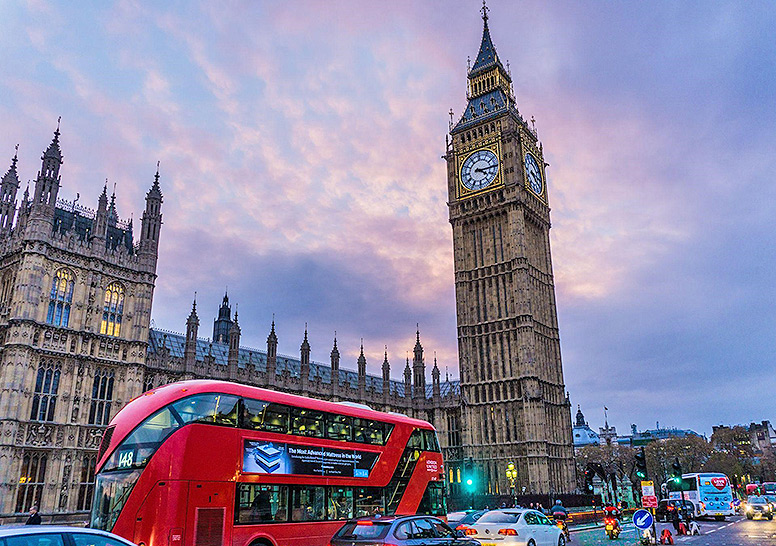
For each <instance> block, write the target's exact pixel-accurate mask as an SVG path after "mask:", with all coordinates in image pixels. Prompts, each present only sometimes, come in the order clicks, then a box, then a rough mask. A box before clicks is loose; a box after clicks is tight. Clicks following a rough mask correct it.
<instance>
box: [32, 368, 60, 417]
mask: <svg viewBox="0 0 776 546" xmlns="http://www.w3.org/2000/svg"><path fill="white" fill-rule="evenodd" d="M60 373H61V372H60V369H59V366H58V365H54V364H53V363H51V362H44V363H43V364H41V366H40V367H39V368H38V375H37V376H36V377H35V391H34V393H33V395H32V411H31V412H30V420H31V421H53V420H54V409H55V406H56V403H57V391H58V390H59V376H60Z"/></svg>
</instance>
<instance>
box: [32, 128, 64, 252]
mask: <svg viewBox="0 0 776 546" xmlns="http://www.w3.org/2000/svg"><path fill="white" fill-rule="evenodd" d="M60 120H61V118H60ZM41 161H42V165H41V168H40V171H39V172H38V178H37V180H35V193H34V195H33V198H32V210H31V212H30V224H31V232H29V233H30V235H32V236H33V237H36V238H45V237H48V236H49V235H50V233H51V230H52V229H53V228H54V208H55V207H56V204H57V193H59V182H60V180H61V177H60V176H59V169H60V167H61V166H62V151H61V150H60V149H59V121H57V130H56V131H54V139H53V140H52V141H51V144H49V147H48V148H47V149H46V151H45V152H43V155H42V156H41Z"/></svg>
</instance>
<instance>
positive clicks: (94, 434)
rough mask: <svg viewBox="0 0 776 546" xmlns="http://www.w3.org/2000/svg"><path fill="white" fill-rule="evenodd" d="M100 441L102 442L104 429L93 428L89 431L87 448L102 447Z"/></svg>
mask: <svg viewBox="0 0 776 546" xmlns="http://www.w3.org/2000/svg"><path fill="white" fill-rule="evenodd" d="M100 440H102V429H101V428H92V429H89V434H88V436H87V437H86V446H85V447H87V448H91V449H97V448H98V447H99V446H100Z"/></svg>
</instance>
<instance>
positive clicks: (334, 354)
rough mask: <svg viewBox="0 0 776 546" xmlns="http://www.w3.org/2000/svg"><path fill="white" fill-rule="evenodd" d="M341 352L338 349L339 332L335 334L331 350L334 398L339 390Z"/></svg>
mask: <svg viewBox="0 0 776 546" xmlns="http://www.w3.org/2000/svg"><path fill="white" fill-rule="evenodd" d="M339 365H340V352H339V349H338V348H337V332H334V347H332V349H331V390H332V394H333V395H334V396H336V395H337V391H338V390H339Z"/></svg>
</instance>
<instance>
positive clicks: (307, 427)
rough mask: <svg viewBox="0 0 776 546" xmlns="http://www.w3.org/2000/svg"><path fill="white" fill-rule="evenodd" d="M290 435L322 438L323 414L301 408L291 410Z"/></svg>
mask: <svg viewBox="0 0 776 546" xmlns="http://www.w3.org/2000/svg"><path fill="white" fill-rule="evenodd" d="M291 434H298V435H299V436H312V437H314V438H323V413H321V412H320V411H313V410H309V409H303V408H291Z"/></svg>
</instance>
